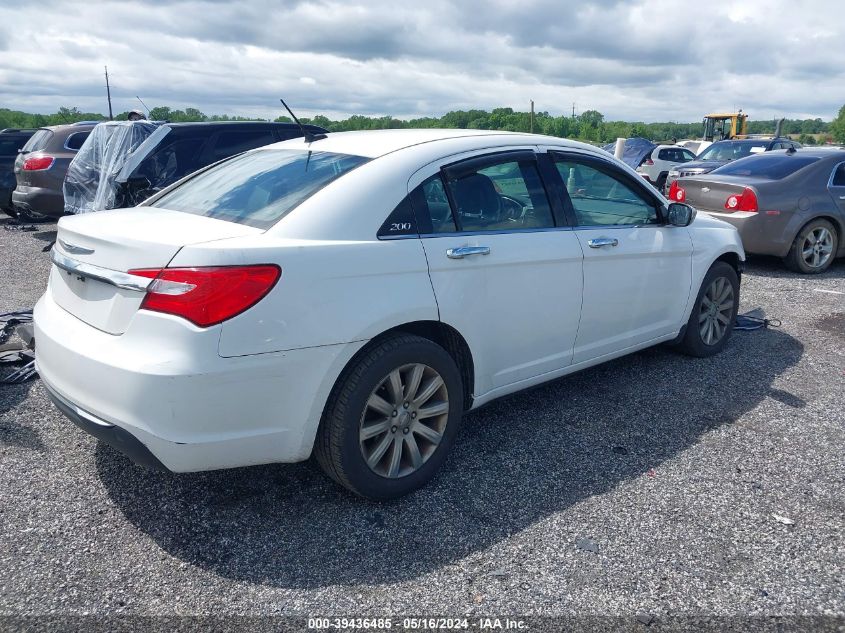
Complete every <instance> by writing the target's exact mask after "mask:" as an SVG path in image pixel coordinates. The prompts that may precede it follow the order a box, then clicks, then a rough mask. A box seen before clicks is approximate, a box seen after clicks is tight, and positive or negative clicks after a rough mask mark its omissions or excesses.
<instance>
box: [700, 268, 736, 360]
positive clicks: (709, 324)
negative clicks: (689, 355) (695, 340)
mask: <svg viewBox="0 0 845 633" xmlns="http://www.w3.org/2000/svg"><path fill="white" fill-rule="evenodd" d="M733 312H734V289H733V286H732V285H731V283H730V281H728V280H727V279H726V278H725V277H717V278H716V279H714V280H713V283H711V284H710V286H709V287H708V288H707V292H705V293H704V296H703V297H702V298H701V306H700V311H699V314H698V331H699V333H700V334H701V340H702V341H704V344H705V345H716V344H717V343H718V342H719V341H721V340H722V339H723V338H724V337H725V334H726V333H727V331H728V326H729V325H730V323H731V318H732V317H733Z"/></svg>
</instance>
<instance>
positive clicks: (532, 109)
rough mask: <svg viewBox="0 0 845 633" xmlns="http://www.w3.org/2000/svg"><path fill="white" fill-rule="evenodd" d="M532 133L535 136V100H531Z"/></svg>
mask: <svg viewBox="0 0 845 633" xmlns="http://www.w3.org/2000/svg"><path fill="white" fill-rule="evenodd" d="M531 133H532V134H534V99H531Z"/></svg>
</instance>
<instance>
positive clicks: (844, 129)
mask: <svg viewBox="0 0 845 633" xmlns="http://www.w3.org/2000/svg"><path fill="white" fill-rule="evenodd" d="M128 115H129V112H121V113H120V114H118V115H116V116H115V119H116V120H126V118H127V116H128ZM149 118H150V119H152V120H155V121H164V120H166V121H172V122H192V121H263V120H266V119H251V118H249V117H241V116H229V115H225V114H224V115H217V114H215V115H211V116H209V115H207V114H205V113H203V112H201V111H200V110H199V109H197V108H185V109H184V110H173V109H171V108H169V107H166V106H158V107H155V108H152V109H151V110H150V112H149ZM104 120H106V117H105V116H103V115H102V114H100V113H95V112H81V111H80V110H79V109H77V108H68V107H61V108H59V109H58V111H57V112H55V113H54V114H31V113H27V112H21V111H16V110H8V109H0V129H3V128H7V127H15V128H33V127H43V126H45V125H61V124H63V123H75V122H77V121H104ZM301 120H302V122H303V123H311V124H313V125H319V126H320V127H323V128H325V129H327V130H329V131H330V132H346V131H353V130H381V129H403V128H464V129H478V130H508V131H512V132H529V131H531V130H532V128H533V131H534V132H536V133H538V134H548V135H550V136H558V137H563V138H571V139H577V140H581V141H587V142H590V143H609V142H611V141H614V140H615V139H617V138H619V137H624V138H629V137H633V136H640V137H643V138H647V139H650V140H652V141H656V142H660V141H671V140H673V139H675V140H681V139H687V138H698V137H700V136H701V134H702V129H703V126H702V124H701V122H694V123H673V122H666V123H643V122H630V121H605V119H604V115H603V114H602V113H601V112H598V111H596V110H586V111H584V112H582V113H581V114H579V115H577V116H575V117H571V116H553V115H551V114H549V113H548V112H537V113H535V114H534V117H533V122H532V117H531V113H530V112H519V111H515V110H514V109H513V108H494V109H493V110H491V111H489V112H488V111H487V110H454V111H452V112H447V113H446V114H444V115H443V116H441V117H422V118H417V119H410V120H404V119H397V118H394V117H392V116H381V117H371V116H363V115H359V114H356V115H353V116H350V117H349V118H347V119H341V120H338V121H333V120H331V119H329V118H328V117H326V116H323V115H317V116H314V117H312V118H304V117H303V118H302V119H301ZM275 121H283V122H290V118H289V117H286V116H279V117H277V118H276V119H275ZM775 125H776V121H775V120H762V121H755V120H749V122H748V132H749V134H772V133H774V131H775ZM782 133H783V134H790V135H799V138H798V140H799V141H800V142H802V143H805V144H809V145H812V144H815V143H816V137H815V136H812V135H821V139H820V140H821V141H822V142H832V141H836V142H838V143H845V106H843V107H842V109H841V110H840V111H839V114H838V116H837V118H836V119H834V121H833V122H825V121H822V120H821V119H818V118H817V119H786V120H785V121H784V124H783V127H782Z"/></svg>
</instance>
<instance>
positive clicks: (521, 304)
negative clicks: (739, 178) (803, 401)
mask: <svg viewBox="0 0 845 633" xmlns="http://www.w3.org/2000/svg"><path fill="white" fill-rule="evenodd" d="M743 259H744V252H743V250H742V245H741V243H740V240H739V236H738V234H737V232H736V229H734V228H733V227H732V226H730V225H729V224H727V223H724V222H721V221H719V220H716V219H713V218H710V217H708V216H706V215H701V216H698V217H696V214H695V211H694V209H693V208H692V207H690V206H688V205H686V204H680V203H669V202H667V201H666V199H665V198H663V197H662V196H660V195H659V194H658V193H657V191H656V190H654V189H653V188H652V187H650V186H648V185H647V184H645V183H644V182H642V179H641V178H640V177H639V176H638V175H637V174H636V172H634V171H633V170H632V169H630V168H629V167H627V166H625V165H624V164H622V163H621V162H619V161H617V160H615V159H614V158H613V157H611V156H609V155H608V154H607V153H606V152H603V151H601V150H600V149H596V148H593V147H590V146H588V145H583V144H580V143H575V142H570V141H565V140H562V139H558V138H552V137H543V136H535V135H527V134H514V133H490V132H486V131H468V130H402V131H400V130H390V131H378V132H350V133H343V134H331V135H329V136H328V138H324V139H321V140H312V142H308V141H307V140H305V139H298V140H292V141H286V142H283V143H278V144H275V145H270V146H267V147H265V148H261V149H257V150H253V151H250V152H247V153H245V154H241V155H238V156H236V157H234V158H231V159H228V160H226V161H223V162H221V163H218V164H216V165H213V166H211V167H208V168H206V169H204V170H201V171H199V172H196V173H194V174H192V175H190V176H188V177H187V178H185V179H183V180H181V181H179V182H177V183H175V184H174V185H172V186H171V187H168V188H167V189H165V190H164V191H162V192H160V193H159V194H157V195H156V196H154V197H152V198H150V199H149V200H148V201H146V202H145V203H144V205H143V206H140V207H136V208H133V209H125V210H115V211H105V212H101V213H96V214H90V215H83V216H76V217H66V218H63V219H62V220H61V221H60V222H59V228H58V236H57V242H56V245H55V247H54V249H53V251H52V260H53V264H54V266H53V268H52V271H51V273H50V281H49V286H48V288H47V292H46V293H45V294H44V296H43V297H42V298H41V299H40V300H39V302H38V305H37V306H36V308H35V324H36V339H37V341H38V346H37V351H36V354H37V364H38V370H39V372H40V374H41V377H42V378H43V381H44V385H45V387H46V388H47V390H48V391H49V393H50V395H51V397H52V399H53V401H54V402H55V404H56V405H57V406H58V408H59V409H61V411H62V412H64V413H65V414H66V415H67V416H68V417H69V418H70V419H71V420H72V421H73V422H75V423H76V424H77V425H79V426H80V427H82V428H83V429H85V430H86V431H88V432H89V433H91V434H92V435H94V436H96V437H98V438H100V439H101V440H103V441H105V442H106V443H108V444H111V445H112V446H114V447H116V448H118V449H119V450H121V451H122V452H124V453H126V454H127V455H128V456H129V457H130V458H132V459H134V460H135V461H136V462H140V463H143V464H146V465H148V466H153V467H158V468H166V469H169V470H172V471H197V470H209V469H217V468H228V467H235V466H247V465H251V464H263V463H271V462H295V461H300V460H305V459H307V458H308V457H309V456H310V455H311V454H312V453H314V454H315V455H316V458H317V460H318V461H319V463H320V464H321V465H322V467H323V468H324V470H325V471H326V472H327V473H328V474H329V475H330V476H331V477H332V478H333V479H334V480H336V481H337V482H339V483H340V484H342V485H344V486H346V487H347V488H349V489H350V490H352V491H354V492H355V493H357V494H359V495H362V496H365V497H369V498H373V499H388V498H392V497H397V496H400V495H403V494H406V493H408V492H409V491H411V490H413V489H415V488H418V487H420V486H422V485H423V484H424V483H425V482H427V481H428V480H429V479H430V478H431V477H432V476H433V475H434V473H435V472H436V471H437V469H438V468H439V467H440V466H441V465H442V464H443V461H444V459H445V458H446V455H447V452H448V450H449V448H450V446H451V444H452V443H453V442H454V440H455V437H456V434H457V431H458V427H459V425H460V422H461V417H462V414H463V413H464V412H465V411H468V410H470V409H474V408H477V407H480V406H481V405H483V404H485V403H487V402H489V401H491V400H493V399H494V398H498V397H500V396H503V395H505V394H509V393H513V392H515V391H519V390H521V389H525V388H527V387H531V386H533V385H536V384H538V383H542V382H545V381H548V380H552V379H555V378H559V377H561V376H564V375H566V374H569V373H572V372H575V371H578V370H580V369H584V368H585V367H590V366H592V365H596V364H598V363H601V362H604V361H607V360H610V359H612V358H616V357H619V356H622V355H624V354H629V353H631V352H634V351H636V350H640V349H643V348H645V347H648V346H652V345H656V344H659V343H665V342H672V343H674V344H675V345H677V346H678V347H680V349H681V350H682V351H685V352H687V353H689V354H692V355H696V356H709V355H711V354H715V353H716V352H718V351H720V350H721V349H722V348H723V347H724V346H725V344H726V342H727V341H728V339H729V337H730V335H731V331H732V327H733V322H734V318H735V315H736V311H737V307H738V302H739V276H740V269H741V266H742V261H743Z"/></svg>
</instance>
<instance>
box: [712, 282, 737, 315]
mask: <svg viewBox="0 0 845 633" xmlns="http://www.w3.org/2000/svg"><path fill="white" fill-rule="evenodd" d="M733 293H734V289H733V287H732V286H731V285H730V284H729V283H728V282H727V281H725V285H724V289H723V290H722V292H721V293H720V294H719V298H718V299H717V300H716V305H718V306H719V307H720V309H721V305H722V304H723V303H724V302H725V300H726V299H728V298H729V297H731V295H733Z"/></svg>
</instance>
